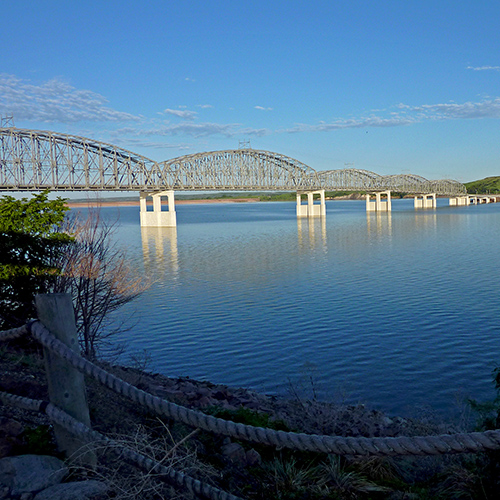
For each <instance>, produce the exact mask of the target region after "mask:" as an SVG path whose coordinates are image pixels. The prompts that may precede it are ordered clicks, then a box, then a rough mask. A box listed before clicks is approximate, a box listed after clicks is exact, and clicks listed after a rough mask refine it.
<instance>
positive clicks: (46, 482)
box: [0, 455, 68, 496]
mask: <svg viewBox="0 0 500 500" xmlns="http://www.w3.org/2000/svg"><path fill="white" fill-rule="evenodd" d="M67 473H68V469H67V467H66V466H65V465H64V463H63V462H62V461H61V460H59V459H58V458H55V457H49V456H45V455H22V456H18V457H7V458H2V459H1V460H0V485H3V486H7V487H8V488H9V489H10V494H11V495H17V496H20V495H22V494H23V493H31V492H36V491H40V490H43V489H45V488H48V487H49V486H52V485H54V484H58V483H60V482H61V481H62V480H63V479H64V477H65V476H66V475H67Z"/></svg>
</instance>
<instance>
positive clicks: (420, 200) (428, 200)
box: [413, 193, 437, 208]
mask: <svg viewBox="0 0 500 500" xmlns="http://www.w3.org/2000/svg"><path fill="white" fill-rule="evenodd" d="M413 206H414V207H415V208H436V207H437V200H436V193H430V194H422V195H420V196H419V195H417V196H415V198H414V202H413Z"/></svg>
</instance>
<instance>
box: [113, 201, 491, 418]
mask: <svg viewBox="0 0 500 500" xmlns="http://www.w3.org/2000/svg"><path fill="white" fill-rule="evenodd" d="M438 201H439V205H438V208H437V209H436V210H418V211H416V210H414V209H413V204H412V203H413V201H412V200H395V201H393V212H392V213H382V214H375V213H370V214H367V213H366V212H365V205H364V202H357V201H332V202H327V217H326V220H325V219H322V220H321V219H319V220H318V219H316V220H311V221H308V220H297V218H296V217H295V204H294V203H234V204H203V205H178V206H177V222H178V227H177V228H176V229H174V228H149V229H145V228H143V229H141V228H140V226H139V209H138V207H125V208H120V209H119V210H118V209H116V208H104V209H103V215H104V216H108V215H109V216H110V217H115V216H116V214H117V211H118V213H119V218H120V226H119V228H118V231H117V233H116V236H115V237H116V239H117V240H118V242H119V243H121V244H123V245H124V246H125V247H126V248H127V252H128V256H129V258H130V259H131V260H132V261H133V265H134V267H135V268H136V269H138V270H139V271H140V272H145V273H146V274H149V275H152V276H154V280H155V281H154V283H153V285H152V286H151V288H150V289H148V290H147V291H146V292H145V293H144V294H143V295H142V296H141V297H139V298H138V299H137V300H136V301H134V302H132V303H130V304H129V305H127V306H125V307H124V308H123V309H121V310H120V315H121V316H123V315H125V316H127V317H129V318H132V323H133V324H135V326H134V327H133V328H132V329H131V330H130V331H128V332H124V333H121V334H119V335H118V336H116V337H115V340H116V341H117V342H125V343H126V345H127V349H128V352H130V353H136V354H137V353H138V352H140V351H142V350H144V349H147V351H148V352H149V353H150V355H151V358H152V361H151V364H150V366H149V368H151V369H153V370H156V371H159V372H162V373H164V374H167V375H170V376H189V377H192V378H195V379H206V380H210V381H212V382H215V383H224V384H229V385H232V386H241V387H251V388H255V389H257V390H259V391H262V392H266V393H278V394H286V393H287V392H288V390H289V384H290V383H292V385H294V386H295V387H296V388H298V389H299V390H303V391H306V392H307V393H309V395H311V394H312V393H313V391H314V392H315V393H316V394H317V395H318V396H319V397H321V398H325V399H331V400H339V399H342V400H343V401H346V402H350V403H356V402H363V403H366V404H368V405H370V406H372V407H375V408H378V409H382V410H385V411H387V412H389V413H392V414H408V413H412V412H414V411H415V409H416V408H419V407H422V406H425V407H427V406H430V407H431V408H432V409H433V410H434V411H436V412H438V413H442V414H450V413H453V412H454V411H455V410H456V403H457V401H458V400H462V399H463V398H464V397H465V396H468V395H470V396H472V397H475V398H477V399H485V398H491V397H493V395H494V390H493V383H492V369H493V368H494V367H495V366H496V365H497V363H498V364H500V335H499V333H500V327H499V322H498V313H499V309H500V308H499V307H498V300H499V297H500V280H499V279H498V278H499V277H498V241H499V234H500V205H498V204H490V205H481V206H477V207H476V206H471V207H447V206H446V205H445V203H447V200H438Z"/></svg>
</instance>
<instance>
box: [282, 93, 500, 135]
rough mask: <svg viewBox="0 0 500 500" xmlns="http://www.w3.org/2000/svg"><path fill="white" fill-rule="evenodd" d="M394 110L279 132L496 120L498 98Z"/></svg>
mask: <svg viewBox="0 0 500 500" xmlns="http://www.w3.org/2000/svg"><path fill="white" fill-rule="evenodd" d="M395 108H396V109H397V110H398V111H391V112H389V116H388V117H386V116H382V115H377V114H374V115H372V116H369V117H359V118H343V119H342V118H339V119H336V120H334V121H332V122H320V123H318V124H316V125H308V124H297V125H295V126H294V127H291V128H287V129H284V130H282V132H288V133H298V132H320V131H321V132H323V131H330V130H341V129H349V128H369V127H373V128H387V127H400V126H405V125H411V124H414V123H421V122H424V121H431V120H432V121H437V120H462V119H469V120H472V119H481V118H497V119H498V118H500V98H493V99H491V98H490V99H485V100H483V101H481V102H465V103H455V102H449V103H444V104H422V105H420V106H410V105H407V104H403V103H400V104H397V105H396V106H395Z"/></svg>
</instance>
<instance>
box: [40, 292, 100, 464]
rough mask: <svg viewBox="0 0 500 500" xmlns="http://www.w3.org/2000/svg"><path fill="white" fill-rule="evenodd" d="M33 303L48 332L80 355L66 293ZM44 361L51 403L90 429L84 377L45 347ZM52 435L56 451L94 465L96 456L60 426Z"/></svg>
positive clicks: (72, 314) (70, 305) (55, 428)
mask: <svg viewBox="0 0 500 500" xmlns="http://www.w3.org/2000/svg"><path fill="white" fill-rule="evenodd" d="M35 304H36V310H37V313H38V319H39V320H40V321H41V322H42V323H43V325H44V326H45V327H46V328H47V330H49V331H50V332H51V333H52V334H53V335H54V336H55V337H56V338H57V339H58V340H60V341H61V342H63V343H64V344H66V345H67V346H68V347H70V348H71V349H72V350H73V351H75V352H78V353H79V351H80V349H79V345H78V336H77V332H76V324H75V313H74V310H73V303H72V301H71V295H70V294H67V293H52V294H40V295H36V296H35ZM44 359H45V371H46V373H47V382H48V387H49V398H50V402H51V403H53V404H54V405H56V406H57V407H59V408H60V409H61V410H64V411H65V412H66V413H68V414H69V415H71V416H72V417H74V418H76V419H77V420H79V421H80V422H82V423H84V424H85V425H87V426H89V427H90V417H89V408H88V405H87V397H86V391H85V379H84V376H83V374H82V373H80V372H79V371H77V370H76V369H75V368H73V367H72V366H70V365H69V364H68V363H66V362H65V361H64V360H63V359H62V358H60V357H59V356H56V354H54V353H52V352H50V351H49V350H48V349H46V348H45V347H44ZM54 433H55V436H56V441H57V446H58V448H59V451H61V452H63V453H64V454H65V455H66V456H67V457H68V458H72V459H73V460H76V461H78V462H79V463H85V464H87V465H91V466H93V465H95V463H96V457H95V454H94V453H93V452H91V451H86V450H85V448H84V446H85V443H84V442H83V441H82V440H80V439H78V438H76V437H75V436H74V435H73V434H71V433H70V432H68V431H66V430H65V429H63V428H62V427H61V426H59V425H54Z"/></svg>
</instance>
